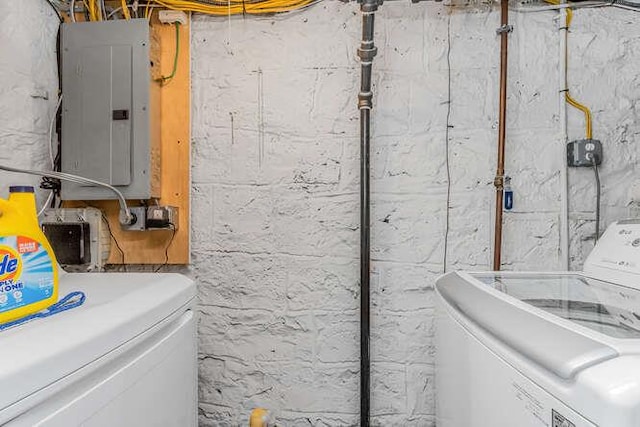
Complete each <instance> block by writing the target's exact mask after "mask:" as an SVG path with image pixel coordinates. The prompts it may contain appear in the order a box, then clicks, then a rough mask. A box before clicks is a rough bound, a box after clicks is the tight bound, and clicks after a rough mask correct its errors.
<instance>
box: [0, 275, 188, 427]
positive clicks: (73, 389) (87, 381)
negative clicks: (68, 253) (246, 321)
mask: <svg viewBox="0 0 640 427" xmlns="http://www.w3.org/2000/svg"><path fill="white" fill-rule="evenodd" d="M71 291H83V292H84V293H85V294H86V297H87V298H86V301H85V303H84V305H82V306H81V307H78V308H75V309H72V310H69V311H66V312H63V313H59V314H56V315H54V316H51V317H49V318H45V319H38V320H33V321H31V322H29V323H25V324H23V325H21V326H17V327H14V328H10V329H7V330H4V331H1V332H0V425H3V426H9V427H18V426H25V427H26V426H28V427H33V426H42V427H45V426H46V427H58V426H60V427H63V426H64V427H69V426H80V425H82V426H105V427H106V426H109V427H113V426H119V427H122V426H136V427H142V426H154V427H155V426H167V427H175V426H185V427H188V426H195V425H196V424H197V397H196V396H197V395H196V393H197V391H196V387H197V368H196V366H197V364H196V358H197V355H196V325H195V319H194V309H193V304H194V298H195V294H196V290H195V285H194V283H193V282H192V281H191V280H189V279H187V278H186V277H184V276H182V275H179V274H152V273H148V274H147V273H136V274H127V273H123V274H118V273H101V274H96V273H94V274H90V273H87V274H75V273H74V274H63V275H62V276H61V278H60V295H61V296H64V295H66V294H67V293H69V292H71Z"/></svg>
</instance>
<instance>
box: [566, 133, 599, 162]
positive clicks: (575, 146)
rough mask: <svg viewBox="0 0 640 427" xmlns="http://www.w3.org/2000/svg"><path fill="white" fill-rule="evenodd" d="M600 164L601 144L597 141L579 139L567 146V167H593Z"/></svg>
mask: <svg viewBox="0 0 640 427" xmlns="http://www.w3.org/2000/svg"><path fill="white" fill-rule="evenodd" d="M594 160H595V164H596V165H599V164H600V163H602V143H601V142H600V141H598V140H597V139H579V140H577V141H571V142H570V143H568V144H567V165H569V166H574V167H579V166H587V167H589V166H593V164H594Z"/></svg>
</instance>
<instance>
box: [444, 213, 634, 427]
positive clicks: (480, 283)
mask: <svg viewBox="0 0 640 427" xmlns="http://www.w3.org/2000/svg"><path fill="white" fill-rule="evenodd" d="M436 291H437V295H438V296H437V308H436V346H437V347H436V348H437V354H436V389H437V397H436V402H437V407H436V417H437V422H436V425H437V426H438V427H542V426H547V427H587V426H589V427H593V426H599V427H638V426H640V222H632V221H626V222H624V221H623V222H618V223H616V224H613V225H612V226H610V227H609V228H608V229H607V231H606V233H605V234H604V235H603V237H602V238H601V239H600V241H599V242H598V244H597V246H596V248H595V249H594V250H593V252H592V253H591V254H590V255H589V257H588V259H587V261H586V262H585V265H584V272H583V273H517V272H484V273H460V272H457V273H449V274H446V275H444V276H442V277H441V278H440V279H438V281H437V282H436Z"/></svg>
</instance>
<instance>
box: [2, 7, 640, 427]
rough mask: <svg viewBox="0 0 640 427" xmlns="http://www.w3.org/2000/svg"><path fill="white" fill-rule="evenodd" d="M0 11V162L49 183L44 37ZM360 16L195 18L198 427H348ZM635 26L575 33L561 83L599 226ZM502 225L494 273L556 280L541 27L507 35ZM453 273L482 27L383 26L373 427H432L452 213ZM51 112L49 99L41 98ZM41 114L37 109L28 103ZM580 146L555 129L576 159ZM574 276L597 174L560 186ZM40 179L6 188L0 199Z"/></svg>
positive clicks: (354, 365)
mask: <svg viewBox="0 0 640 427" xmlns="http://www.w3.org/2000/svg"><path fill="white" fill-rule="evenodd" d="M20 3H21V5H20V7H18V8H16V7H9V4H8V3H7V2H0V23H1V24H2V25H0V41H1V43H0V78H2V81H3V84H2V85H0V141H1V142H2V147H3V148H4V150H3V151H2V154H0V160H2V161H3V162H11V163H14V164H20V165H23V166H29V167H44V166H45V165H46V159H47V148H46V142H47V136H46V133H47V129H48V128H47V126H48V120H49V117H50V115H51V114H52V111H53V106H54V104H55V99H54V98H55V96H54V95H53V94H54V93H55V90H56V74H55V56H54V51H55V31H56V25H57V24H56V20H55V18H54V16H53V14H52V13H51V12H50V11H49V10H48V9H47V8H48V6H47V5H46V4H45V2H44V1H43V0H23V1H22V2H20ZM360 19H361V18H360V15H359V13H358V9H357V6H356V5H355V4H344V3H340V2H336V1H325V2H323V3H322V4H320V5H317V6H315V7H313V8H310V9H308V10H305V11H302V12H299V13H295V14H290V15H287V16H281V17H277V18H259V19H258V18H250V17H248V18H245V19H243V18H240V17H236V18H233V19H232V20H231V21H230V22H229V21H228V20H227V19H226V18H224V19H223V18H210V17H196V18H195V21H194V23H193V27H192V48H193V50H192V53H193V64H192V65H193V69H192V73H193V84H192V87H193V89H192V97H193V190H192V203H193V227H194V228H193V266H192V268H191V271H190V274H191V275H192V276H193V277H194V278H196V279H197V280H198V281H199V302H200V311H201V317H200V327H199V332H200V422H201V425H203V426H241V425H246V423H247V418H248V414H249V412H250V410H251V408H253V407H255V406H266V407H268V408H271V409H272V410H274V411H275V412H276V414H277V415H278V419H279V421H280V425H284V426H304V425H314V426H343V425H352V424H356V423H357V421H358V415H357V412H358V379H359V376H358V366H359V365H358V349H359V347H358V336H359V335H358V248H359V245H358V236H359V232H358V150H359V147H358V112H357V110H356V101H355V100H356V96H357V91H358V81H359V66H358V63H357V60H356V48H357V46H358V44H359V38H360ZM638 19H639V18H638V16H637V15H635V14H633V13H631V12H624V11H620V10H615V9H601V10H590V11H579V12H577V13H576V14H575V19H574V28H573V30H572V33H571V41H570V43H571V49H572V51H571V70H570V75H571V82H572V87H573V88H574V90H573V93H574V94H575V96H576V98H578V99H580V100H584V101H585V102H586V103H587V104H589V105H590V106H592V108H593V110H594V124H595V128H594V129H595V131H594V135H595V137H596V138H600V139H601V140H602V141H603V143H604V145H605V163H604V164H603V166H602V180H603V190H604V198H603V202H604V203H603V204H604V207H603V209H604V211H603V216H604V222H607V221H611V220H614V219H617V218H621V217H624V216H626V214H627V207H628V206H627V205H628V204H629V202H630V198H629V195H628V191H629V188H630V186H631V184H632V182H634V181H635V179H636V178H635V174H636V172H637V167H636V164H637V156H638V154H637V152H638V145H637V141H636V140H637V136H638V133H639V132H640V129H639V125H638V123H637V121H636V120H635V118H636V115H637V110H638V109H637V99H638V98H639V97H640V89H639V87H638V85H637V84H636V83H637V82H636V80H637V79H638V78H637V76H636V74H637V73H636V71H635V70H636V69H637V67H638V64H639V63H640V47H639V46H640V25H638ZM513 20H514V25H515V32H514V33H513V35H512V37H511V52H510V71H509V72H510V76H509V78H510V85H509V86H510V91H509V93H510V95H509V113H508V125H509V126H508V147H507V168H508V173H509V175H511V176H512V177H513V181H512V183H513V187H514V190H515V192H516V199H515V203H516V205H515V209H514V210H513V211H512V212H509V213H507V215H506V217H505V222H506V225H505V246H504V250H505V252H504V261H505V264H506V266H505V267H506V268H508V269H527V270H532V269H558V268H560V266H561V262H560V259H559V247H558V246H559V225H558V221H559V212H560V199H559V169H560V167H561V165H562V158H561V153H562V145H561V141H562V137H561V134H560V123H559V111H560V109H559V107H560V102H559V98H558V90H559V89H560V88H559V86H558V81H559V79H558V58H559V51H558V47H559V43H558V34H557V31H556V28H557V27H558V22H557V18H556V13H554V12H545V13H541V14H527V15H524V14H519V15H514V17H513ZM449 23H450V26H451V42H452V43H451V44H452V50H451V58H450V59H451V61H450V62H451V76H452V94H451V95H452V105H451V107H452V108H451V117H450V125H451V128H450V129H449V130H450V132H449V154H450V168H451V182H452V187H451V189H452V191H451V211H450V213H451V218H450V233H449V241H448V254H449V263H448V268H449V269H457V268H464V269H487V268H488V266H489V264H490V259H491V240H492V234H491V226H492V213H491V209H492V206H493V195H494V190H493V187H492V180H493V176H494V173H495V172H494V171H495V151H496V147H495V145H496V129H497V121H496V117H497V93H498V91H497V88H498V81H497V79H498V72H497V64H498V55H499V52H498V44H497V39H496V37H495V28H496V27H497V26H498V14H497V13H496V11H488V10H464V11H463V10H456V11H455V12H454V13H452V14H449V11H448V9H447V8H445V7H444V6H442V5H441V4H433V3H429V4H426V3H421V4H413V5H412V4H410V3H409V2H391V1H389V2H386V3H385V4H384V5H383V7H382V8H381V9H380V13H379V15H378V18H377V22H376V25H377V31H376V44H377V45H378V47H379V55H378V57H377V58H376V62H375V66H374V70H375V71H374V72H375V91H376V96H375V110H374V125H373V126H374V128H373V135H374V140H373V148H374V161H373V169H374V180H373V191H374V196H373V202H374V212H373V258H374V275H373V281H372V286H373V288H374V296H373V304H374V308H373V318H372V330H373V340H372V358H373V361H374V364H373V406H372V412H373V414H374V421H375V424H376V425H385V426H421V427H422V426H430V425H433V424H434V403H433V402H434V389H433V377H434V367H433V354H434V351H435V349H434V348H433V343H432V336H433V324H432V313H433V297H434V296H433V282H434V280H435V278H436V277H437V276H438V275H439V274H440V273H441V272H442V270H443V266H442V259H443V249H444V230H445V223H446V221H445V211H446V183H447V176H446V169H445V158H446V151H445V141H446V140H445V131H446V115H447V103H446V101H447V26H448V25H449ZM43 89H44V91H47V92H48V93H49V99H48V100H43V99H41V98H38V97H37V96H38V94H41V93H44V91H43ZM33 94H35V95H36V97H35V98H34V97H33V96H32V95H33ZM582 136H583V130H582V118H581V116H580V115H579V114H577V113H575V112H574V111H570V137H571V138H572V139H574V138H579V137H582ZM570 178H571V196H572V204H571V209H572V222H571V230H572V265H573V267H574V268H577V267H579V266H580V264H581V262H582V261H583V259H584V257H585V255H586V254H587V253H588V251H589V250H590V248H591V247H592V246H593V221H592V218H593V208H594V188H593V174H592V172H591V171H589V170H578V171H571V173H570ZM25 179H26V180H28V182H34V183H36V182H37V180H36V179H30V178H25V177H22V176H20V177H18V176H13V175H9V174H4V173H3V174H0V185H1V186H2V188H1V189H2V191H3V193H5V194H6V186H7V185H8V184H9V183H21V182H25Z"/></svg>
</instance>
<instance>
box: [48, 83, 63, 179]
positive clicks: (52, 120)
mask: <svg viewBox="0 0 640 427" xmlns="http://www.w3.org/2000/svg"><path fill="white" fill-rule="evenodd" d="M60 105H62V95H60V97H59V98H58V103H57V104H56V109H55V110H54V111H53V116H52V117H51V122H50V123H49V160H51V169H55V167H56V165H55V161H54V159H55V157H56V156H54V155H53V130H54V128H55V125H56V117H57V116H58V110H60Z"/></svg>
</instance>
